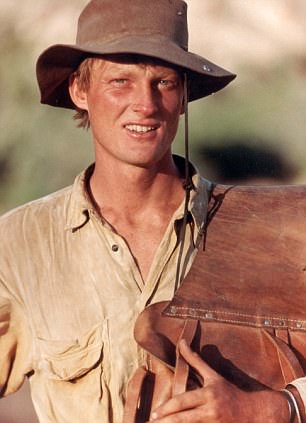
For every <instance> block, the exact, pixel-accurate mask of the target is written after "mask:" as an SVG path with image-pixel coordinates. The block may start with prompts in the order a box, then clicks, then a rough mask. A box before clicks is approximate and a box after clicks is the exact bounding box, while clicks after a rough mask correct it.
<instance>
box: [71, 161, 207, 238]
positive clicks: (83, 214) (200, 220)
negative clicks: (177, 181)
mask: <svg viewBox="0 0 306 423" xmlns="http://www.w3.org/2000/svg"><path fill="white" fill-rule="evenodd" d="M173 159H174V162H175V164H176V166H177V168H178V170H179V171H180V173H181V174H184V166H185V159H184V158H182V157H180V156H177V155H174V156H173ZM94 166H95V165H94V163H93V164H91V165H90V166H89V167H88V168H87V169H86V170H84V171H83V172H82V173H81V174H79V175H78V176H77V177H76V178H75V181H74V183H73V186H72V190H71V195H70V198H69V200H68V208H67V217H66V229H70V230H76V229H79V228H81V227H82V226H84V225H85V224H86V223H87V222H88V220H89V219H90V215H91V214H97V212H96V211H95V207H94V205H93V203H92V200H91V199H90V197H89V194H88V190H87V189H86V186H87V184H88V182H89V179H90V177H91V175H92V173H93V171H94ZM190 175H191V177H192V182H193V186H194V189H192V191H191V193H190V201H189V212H190V213H191V216H192V218H193V221H194V223H195V225H196V227H197V232H198V233H199V232H202V231H203V228H204V225H205V217H206V210H207V204H208V193H209V189H210V183H209V181H207V180H205V179H204V178H203V177H201V176H200V174H199V172H198V171H197V169H196V168H195V167H194V166H193V165H192V164H191V163H190ZM183 215H184V202H183V203H182V204H181V205H180V206H179V208H178V209H177V210H176V212H175V214H174V220H179V219H182V218H183Z"/></svg>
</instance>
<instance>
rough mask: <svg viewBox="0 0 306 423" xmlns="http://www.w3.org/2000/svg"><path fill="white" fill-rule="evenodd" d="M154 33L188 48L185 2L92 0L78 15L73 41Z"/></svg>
mask: <svg viewBox="0 0 306 423" xmlns="http://www.w3.org/2000/svg"><path fill="white" fill-rule="evenodd" d="M131 36H132V37H141V38H146V37H150V36H157V37H159V39H163V38H164V39H167V40H168V41H170V42H172V43H174V44H176V45H177V46H179V47H180V48H182V49H184V50H186V51H187V50H188V29H187V4H186V3H185V2H184V1H182V0H154V1H153V0H92V1H90V2H89V3H88V5H87V6H86V7H85V9H84V10H83V12H82V13H81V15H80V17H79V22H78V32H77V41H76V44H77V45H79V46H84V47H86V45H88V44H93V43H95V44H97V45H99V44H103V43H105V42H111V41H115V40H118V39H120V38H125V37H131Z"/></svg>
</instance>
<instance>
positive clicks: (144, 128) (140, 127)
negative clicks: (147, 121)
mask: <svg viewBox="0 0 306 423" xmlns="http://www.w3.org/2000/svg"><path fill="white" fill-rule="evenodd" d="M125 127H126V128H127V129H128V130H129V131H133V132H138V133H142V134H144V133H146V132H150V131H153V130H154V129H155V127H154V126H144V125H126V126H125Z"/></svg>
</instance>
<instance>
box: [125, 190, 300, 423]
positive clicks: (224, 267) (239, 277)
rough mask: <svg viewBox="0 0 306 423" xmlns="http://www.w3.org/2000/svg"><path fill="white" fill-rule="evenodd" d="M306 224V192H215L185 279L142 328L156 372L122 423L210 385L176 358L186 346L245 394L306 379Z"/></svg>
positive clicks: (135, 385)
mask: <svg viewBox="0 0 306 423" xmlns="http://www.w3.org/2000/svg"><path fill="white" fill-rule="evenodd" d="M305 216H306V186H273V187H247V186H235V187H234V186H224V185H217V186H215V187H214V188H213V190H212V195H211V200H210V203H209V208H208V215H207V223H206V230H205V232H204V234H203V245H201V246H200V248H199V251H198V253H197V256H196V258H195V261H194V263H193V265H192V267H191V270H190V271H189V273H188V275H187V277H186V278H185V280H184V281H183V283H182V284H181V286H180V288H179V289H178V290H177V291H176V293H175V295H174V297H173V299H172V300H171V301H169V302H162V303H156V304H153V305H150V306H148V307H147V308H146V309H145V310H144V311H143V312H142V313H141V314H140V316H139V317H138V319H137V322H136V325H135V339H136V341H137V342H138V343H139V345H140V346H141V347H142V348H143V349H144V350H145V351H147V352H148V366H147V368H144V367H142V368H139V369H138V370H137V371H136V373H135V374H134V376H133V377H132V379H131V381H130V384H129V387H128V393H127V402H126V407H125V415H124V423H143V422H145V421H147V420H149V418H150V413H151V411H152V410H153V409H154V408H155V407H157V406H158V405H160V404H162V403H163V402H164V401H165V400H167V399H169V398H170V397H172V396H174V395H176V394H179V393H182V392H184V391H185V390H186V389H195V388H197V387H199V386H202V384H203V381H202V380H200V379H199V376H198V375H197V374H195V373H194V371H193V370H192V369H190V368H189V367H188V365H187V364H186V362H185V361H184V360H183V358H182V357H180V355H179V353H178V351H177V347H176V346H177V343H178V341H179V339H180V338H181V337H184V338H185V339H186V340H187V342H188V343H189V345H191V347H192V349H194V350H195V351H197V352H198V353H199V354H200V355H201V357H202V359H203V360H205V361H206V362H207V363H208V364H209V365H210V366H211V367H212V368H213V369H215V370H216V371H217V372H218V373H220V374H221V375H222V376H223V377H225V378H226V379H227V380H228V381H230V382H231V383H233V384H235V385H236V386H238V387H239V388H241V389H243V390H246V391H255V390H262V389H266V388H267V387H268V388H272V389H282V388H284V387H285V386H286V385H287V384H288V383H290V382H291V381H293V380H294V379H296V378H298V377H302V376H304V375H305V371H306V289H305V287H306V219H305ZM202 247H203V248H202ZM204 383H205V382H204Z"/></svg>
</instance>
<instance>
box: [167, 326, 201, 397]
mask: <svg viewBox="0 0 306 423" xmlns="http://www.w3.org/2000/svg"><path fill="white" fill-rule="evenodd" d="M197 326H198V320H194V319H187V320H186V321H185V323H184V327H183V330H182V333H181V335H180V338H179V339H180V340H181V339H185V341H186V342H187V344H188V345H189V346H190V345H191V343H192V341H193V339H194V336H195V333H196V330H197ZM178 344H179V342H178ZM178 344H177V347H176V365H175V371H174V378H173V389H172V396H175V395H179V394H182V393H184V392H185V391H186V389H187V381H188V376H189V365H188V364H187V363H186V361H185V360H184V358H183V357H182V355H181V353H180V351H179V348H178Z"/></svg>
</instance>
